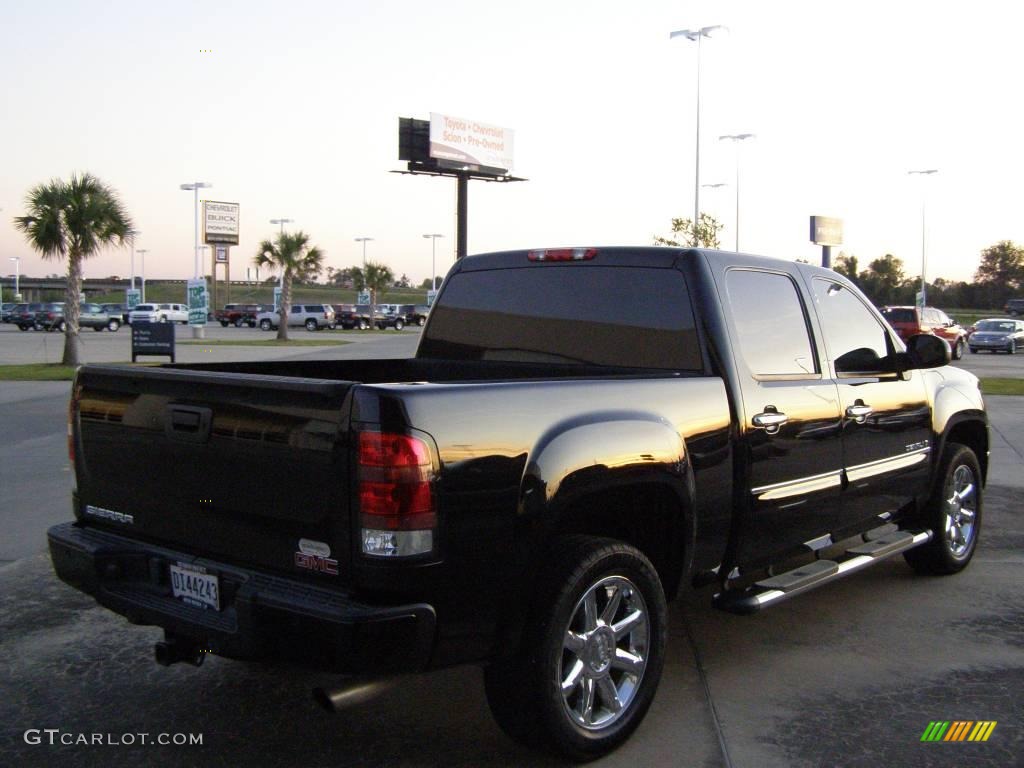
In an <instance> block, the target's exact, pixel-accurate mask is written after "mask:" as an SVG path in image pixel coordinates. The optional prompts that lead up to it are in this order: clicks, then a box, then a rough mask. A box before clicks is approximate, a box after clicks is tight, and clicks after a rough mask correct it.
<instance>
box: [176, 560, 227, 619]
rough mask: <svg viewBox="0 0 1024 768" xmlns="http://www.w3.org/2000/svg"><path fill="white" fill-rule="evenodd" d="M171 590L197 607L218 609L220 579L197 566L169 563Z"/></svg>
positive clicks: (184, 600)
mask: <svg viewBox="0 0 1024 768" xmlns="http://www.w3.org/2000/svg"><path fill="white" fill-rule="evenodd" d="M171 592H172V593H173V594H174V596H175V597H177V598H180V599H181V600H182V601H183V602H186V603H188V604H189V605H194V606H196V607H197V608H213V610H215V611H219V610H220V581H219V579H218V578H217V575H216V574H213V573H206V572H205V569H202V570H200V569H198V568H197V566H185V565H171Z"/></svg>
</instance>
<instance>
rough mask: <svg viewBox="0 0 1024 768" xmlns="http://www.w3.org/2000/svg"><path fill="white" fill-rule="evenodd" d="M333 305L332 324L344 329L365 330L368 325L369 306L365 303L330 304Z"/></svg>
mask: <svg viewBox="0 0 1024 768" xmlns="http://www.w3.org/2000/svg"><path fill="white" fill-rule="evenodd" d="M331 306H332V307H334V324H335V326H336V327H340V328H342V329H344V330H346V331H350V330H353V329H359V330H360V331H365V330H366V329H367V328H369V327H370V320H371V314H370V308H369V306H367V305H366V304H332V305H331Z"/></svg>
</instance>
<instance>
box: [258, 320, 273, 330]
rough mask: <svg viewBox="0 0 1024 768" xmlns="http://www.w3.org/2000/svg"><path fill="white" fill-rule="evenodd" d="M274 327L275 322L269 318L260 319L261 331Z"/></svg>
mask: <svg viewBox="0 0 1024 768" xmlns="http://www.w3.org/2000/svg"><path fill="white" fill-rule="evenodd" d="M273 327H274V326H273V323H271V322H270V321H269V320H260V330H261V331H269V330H270V329H271V328H273Z"/></svg>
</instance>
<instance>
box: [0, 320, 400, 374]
mask: <svg viewBox="0 0 1024 768" xmlns="http://www.w3.org/2000/svg"><path fill="white" fill-rule="evenodd" d="M205 333H206V340H207V341H212V342H216V341H270V340H271V339H274V338H275V337H276V334H275V333H273V332H266V331H260V330H258V329H256V328H234V327H231V326H229V327H228V328H221V327H220V326H219V325H208V326H206V331H205ZM288 333H289V336H290V337H291V338H292V339H293V340H295V341H303V342H311V341H312V342H324V346H323V347H308V346H302V347H270V346H221V345H217V344H210V345H204V344H193V343H191V342H192V341H193V338H192V330H191V329H190V328H189V327H188V326H185V325H176V326H175V327H174V338H175V342H176V343H175V353H176V362H179V363H203V362H213V361H217V362H242V361H246V360H283V359H290V358H303V357H321V358H324V359H333V358H341V357H346V356H362V357H409V356H411V355H412V354H414V353H415V351H416V345H417V344H418V343H419V338H420V329H419V328H418V327H411V328H405V329H403V330H401V331H362V332H360V331H341V330H337V331H329V330H322V331H307V330H306V329H305V328H291V329H289V331H288ZM81 340H82V359H83V361H84V362H88V363H118V362H120V363H123V362H128V361H130V360H131V359H132V336H131V328H130V327H128V326H124V327H122V328H121V329H120V330H119V331H118V332H117V333H110V332H109V331H102V332H100V333H93V332H91V331H89V332H84V333H82V334H81ZM338 341H346V342H350V343H349V344H344V345H339V344H336V343H333V342H338ZM183 342H188V343H183ZM355 345H359V348H360V349H362V347H364V346H365V347H366V350H363V351H359V352H356V351H353V350H351V349H350V348H351V347H353V346H355ZM343 350H349V351H347V352H346V351H343ZM63 353H64V338H63V336H61V334H59V333H47V332H45V331H19V330H18V329H17V327H16V326H13V325H10V324H9V323H5V324H0V365H24V364H29V363H59V362H60V360H61V357H62V355H63ZM168 361H169V360H168V358H166V357H143V358H139V362H153V363H166V362H168Z"/></svg>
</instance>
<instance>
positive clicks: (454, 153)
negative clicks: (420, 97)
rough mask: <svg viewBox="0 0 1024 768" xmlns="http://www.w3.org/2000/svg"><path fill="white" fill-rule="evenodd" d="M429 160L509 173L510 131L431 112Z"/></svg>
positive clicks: (510, 165) (510, 161)
mask: <svg viewBox="0 0 1024 768" xmlns="http://www.w3.org/2000/svg"><path fill="white" fill-rule="evenodd" d="M430 156H431V157H432V158H434V159H436V160H439V161H442V162H445V163H446V164H447V163H455V164H462V165H466V166H473V167H474V169H483V168H486V169H491V170H498V171H509V170H511V168H512V130H511V129H509V128H499V127H497V126H493V125H486V124H485V123H478V122H476V121H475V120H466V119H465V118H461V117H451V116H450V115H441V114H438V113H436V112H431V113H430Z"/></svg>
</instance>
